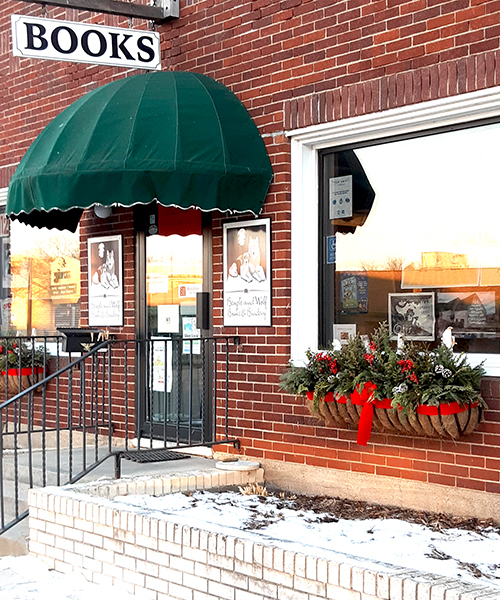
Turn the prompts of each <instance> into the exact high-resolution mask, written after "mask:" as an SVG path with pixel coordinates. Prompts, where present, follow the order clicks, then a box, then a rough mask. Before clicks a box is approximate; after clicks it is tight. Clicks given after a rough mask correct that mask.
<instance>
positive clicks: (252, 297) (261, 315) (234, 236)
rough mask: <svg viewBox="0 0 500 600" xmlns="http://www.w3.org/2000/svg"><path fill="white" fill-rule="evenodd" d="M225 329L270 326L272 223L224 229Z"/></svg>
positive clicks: (229, 225)
mask: <svg viewBox="0 0 500 600" xmlns="http://www.w3.org/2000/svg"><path fill="white" fill-rule="evenodd" d="M223 254H224V276H223V283H224V325H225V326H243V327H244V326H249V327H250V326H260V325H271V221H270V219H259V220H256V221H238V222H237V223H226V224H225V225H224V249H223Z"/></svg>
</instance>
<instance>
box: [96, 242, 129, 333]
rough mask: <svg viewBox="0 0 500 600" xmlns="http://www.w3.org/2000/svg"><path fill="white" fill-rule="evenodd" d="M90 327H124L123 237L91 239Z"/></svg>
mask: <svg viewBox="0 0 500 600" xmlns="http://www.w3.org/2000/svg"><path fill="white" fill-rule="evenodd" d="M88 264H89V326H90V327H113V326H118V327H121V326H123V254H122V236H121V235H108V236H105V237H95V238H89V240H88Z"/></svg>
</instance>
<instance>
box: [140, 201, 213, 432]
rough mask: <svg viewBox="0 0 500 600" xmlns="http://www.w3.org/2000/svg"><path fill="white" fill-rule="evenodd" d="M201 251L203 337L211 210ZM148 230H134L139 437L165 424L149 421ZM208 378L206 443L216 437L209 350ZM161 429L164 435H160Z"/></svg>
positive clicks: (210, 271) (204, 220)
mask: <svg viewBox="0 0 500 600" xmlns="http://www.w3.org/2000/svg"><path fill="white" fill-rule="evenodd" d="M201 215H202V246H203V250H202V254H203V288H202V289H203V291H204V292H208V293H209V294H208V297H209V315H210V318H209V329H203V330H202V332H201V335H202V337H209V336H211V335H212V331H213V325H212V314H213V298H212V290H213V287H212V279H213V255H212V239H213V238H212V214H211V213H205V212H202V213H201ZM146 237H147V236H146V232H145V230H144V229H143V228H137V229H136V231H135V334H136V335H135V337H136V340H138V343H137V346H136V352H135V374H136V377H135V435H136V438H137V439H141V438H150V437H152V438H153V439H163V431H164V428H163V426H160V425H158V426H157V427H155V426H154V425H153V431H152V432H151V429H150V423H149V421H148V420H147V415H146V408H147V403H146V400H147V393H148V384H149V382H148V376H147V369H146V368H144V366H145V364H146V360H147V351H146V344H145V343H141V341H143V342H144V341H145V340H147V337H146V336H147V308H146V303H147V294H146V291H147V281H146V258H147V257H146ZM205 373H206V380H205V381H204V388H205V389H204V397H205V406H204V411H203V414H204V424H203V429H204V439H205V441H206V442H207V443H209V442H210V441H214V440H212V439H211V436H212V432H213V427H212V416H213V407H212V373H213V356H212V353H211V352H210V353H209V356H208V357H207V368H206V369H205ZM159 430H161V436H160V435H159Z"/></svg>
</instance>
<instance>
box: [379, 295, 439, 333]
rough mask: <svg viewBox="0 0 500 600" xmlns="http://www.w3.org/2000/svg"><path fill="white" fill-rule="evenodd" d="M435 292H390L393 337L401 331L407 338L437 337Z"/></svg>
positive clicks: (390, 327) (390, 321)
mask: <svg viewBox="0 0 500 600" xmlns="http://www.w3.org/2000/svg"><path fill="white" fill-rule="evenodd" d="M435 320H436V318H435V312H434V292H421V293H416V294H415V293H408V294H389V329H390V332H391V339H397V337H398V335H399V334H400V333H401V334H403V336H404V337H405V338H406V339H407V340H420V341H422V342H432V341H434V339H435Z"/></svg>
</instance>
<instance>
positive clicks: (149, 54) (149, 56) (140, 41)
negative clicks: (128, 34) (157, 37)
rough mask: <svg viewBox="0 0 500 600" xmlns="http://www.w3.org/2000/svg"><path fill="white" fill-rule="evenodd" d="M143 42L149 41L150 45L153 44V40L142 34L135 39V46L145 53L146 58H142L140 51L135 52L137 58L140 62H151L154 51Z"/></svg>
mask: <svg viewBox="0 0 500 600" xmlns="http://www.w3.org/2000/svg"><path fill="white" fill-rule="evenodd" d="M145 42H149V43H150V44H151V45H152V44H153V40H152V39H151V38H150V37H148V36H146V35H143V36H142V37H140V38H139V39H138V40H137V46H138V47H139V50H142V51H143V52H145V53H146V54H147V58H143V55H141V53H140V52H138V53H137V58H138V59H139V60H140V61H141V62H151V61H152V60H153V59H154V57H155V53H154V50H153V48H148V46H145V45H144V44H145Z"/></svg>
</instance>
